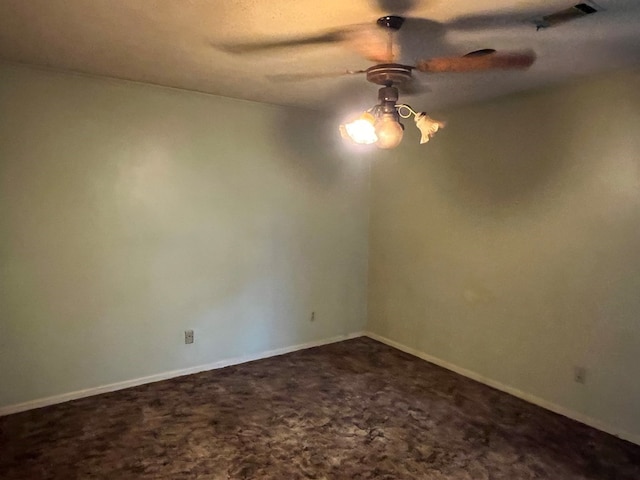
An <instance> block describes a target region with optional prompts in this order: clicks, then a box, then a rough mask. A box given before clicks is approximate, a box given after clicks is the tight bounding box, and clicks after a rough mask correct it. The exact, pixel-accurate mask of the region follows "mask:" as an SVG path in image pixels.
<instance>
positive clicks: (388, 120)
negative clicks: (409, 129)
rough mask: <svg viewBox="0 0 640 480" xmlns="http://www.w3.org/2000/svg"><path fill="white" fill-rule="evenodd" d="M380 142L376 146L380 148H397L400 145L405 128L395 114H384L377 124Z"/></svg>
mask: <svg viewBox="0 0 640 480" xmlns="http://www.w3.org/2000/svg"><path fill="white" fill-rule="evenodd" d="M375 132H376V135H377V136H378V141H377V142H376V146H377V147H379V148H385V149H388V148H395V147H397V146H398V145H400V142H401V141H402V135H403V134H404V127H403V126H402V124H401V123H400V122H398V120H397V119H396V116H395V115H394V114H393V113H383V114H382V116H381V117H380V118H379V119H378V121H377V122H376V128H375Z"/></svg>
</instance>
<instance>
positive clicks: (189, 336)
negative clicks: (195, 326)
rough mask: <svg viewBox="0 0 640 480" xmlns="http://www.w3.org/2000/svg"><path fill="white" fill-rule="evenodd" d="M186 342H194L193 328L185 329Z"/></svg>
mask: <svg viewBox="0 0 640 480" xmlns="http://www.w3.org/2000/svg"><path fill="white" fill-rule="evenodd" d="M184 343H187V344H189V343H193V330H185V331H184Z"/></svg>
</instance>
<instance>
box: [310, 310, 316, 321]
mask: <svg viewBox="0 0 640 480" xmlns="http://www.w3.org/2000/svg"><path fill="white" fill-rule="evenodd" d="M315 319H316V312H311V321H312V322H313V321H314V320H315Z"/></svg>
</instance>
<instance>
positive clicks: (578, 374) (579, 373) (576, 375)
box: [573, 367, 587, 384]
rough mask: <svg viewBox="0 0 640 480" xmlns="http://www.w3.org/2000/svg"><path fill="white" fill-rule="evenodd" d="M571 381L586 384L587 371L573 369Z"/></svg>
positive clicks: (577, 368) (579, 368)
mask: <svg viewBox="0 0 640 480" xmlns="http://www.w3.org/2000/svg"><path fill="white" fill-rule="evenodd" d="M573 381H574V382H576V383H582V384H584V383H587V369H586V368H584V367H573Z"/></svg>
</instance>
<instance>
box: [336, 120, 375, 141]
mask: <svg viewBox="0 0 640 480" xmlns="http://www.w3.org/2000/svg"><path fill="white" fill-rule="evenodd" d="M374 122H375V118H374V117H373V115H371V114H370V113H366V112H365V113H363V114H362V115H360V116H359V117H358V118H357V119H355V120H354V121H353V122H349V123H345V124H344V125H340V133H342V136H343V137H345V138H349V139H351V140H352V141H353V142H355V143H359V144H361V145H371V144H372V143H376V142H377V141H378V136H377V135H376V129H375V127H374Z"/></svg>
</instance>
